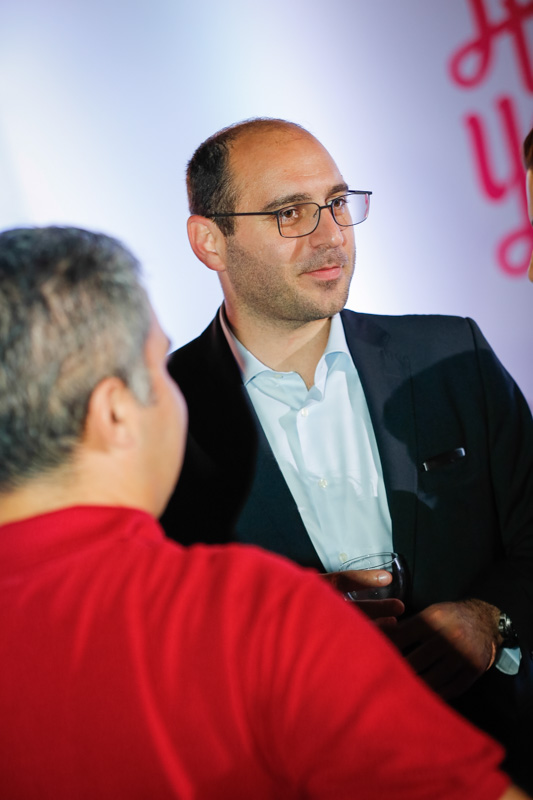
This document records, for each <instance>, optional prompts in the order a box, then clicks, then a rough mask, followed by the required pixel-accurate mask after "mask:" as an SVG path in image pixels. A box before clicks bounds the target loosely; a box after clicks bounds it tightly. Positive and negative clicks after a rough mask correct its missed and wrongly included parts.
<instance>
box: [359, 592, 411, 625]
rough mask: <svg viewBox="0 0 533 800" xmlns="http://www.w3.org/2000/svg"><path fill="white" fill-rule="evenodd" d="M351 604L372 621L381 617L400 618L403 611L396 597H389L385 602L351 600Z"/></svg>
mask: <svg viewBox="0 0 533 800" xmlns="http://www.w3.org/2000/svg"><path fill="white" fill-rule="evenodd" d="M351 602H352V603H353V604H354V605H355V606H357V608H358V609H359V610H360V611H362V612H363V614H365V615H366V616H367V617H369V618H370V619H373V620H377V619H380V618H381V617H394V618H396V617H400V616H401V615H402V614H403V612H404V611H405V606H404V604H403V603H402V601H401V600H398V599H397V598H396V597H390V598H387V599H386V600H352V601H351Z"/></svg>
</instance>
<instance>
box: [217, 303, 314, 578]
mask: <svg viewBox="0 0 533 800" xmlns="http://www.w3.org/2000/svg"><path fill="white" fill-rule="evenodd" d="M208 332H209V336H210V337H211V344H210V351H211V352H212V353H213V355H214V357H215V358H214V363H213V368H214V370H215V373H214V374H215V375H216V380H217V381H220V382H221V384H222V385H223V391H222V392H220V396H221V397H222V398H224V406H223V415H224V421H225V422H224V425H225V431H224V434H223V435H224V440H225V449H226V452H227V451H228V450H229V451H231V453H232V455H231V458H230V463H232V464H233V469H234V470H235V473H234V474H235V477H236V480H237V483H238V485H242V484H243V483H244V484H245V485H246V486H247V497H246V499H245V500H244V502H243V504H242V508H241V510H240V512H239V515H238V518H237V522H236V525H235V537H236V539H237V541H240V542H246V543H249V544H256V545H258V546H260V547H263V548H265V549H267V550H271V551H273V552H275V553H280V554H282V555H285V556H287V557H288V558H290V559H292V560H294V561H296V562H297V563H299V564H303V565H305V566H310V567H315V568H316V569H323V567H322V564H321V562H320V559H319V558H318V555H317V552H316V550H315V548H314V547H313V544H312V542H311V539H310V538H309V535H308V533H307V531H306V529H305V526H304V524H303V522H302V518H301V517H300V514H299V512H298V509H297V507H296V503H295V502H294V499H293V497H292V494H291V492H290V490H289V487H288V486H287V484H286V482H285V479H284V477H283V474H282V472H281V470H280V468H279V466H278V463H277V461H276V459H275V457H274V453H273V452H272V449H271V447H270V445H269V443H268V440H267V438H266V436H265V434H264V432H263V429H262V427H261V424H260V422H259V419H258V418H257V415H256V413H255V411H254V409H253V406H252V404H251V402H250V400H249V397H248V392H247V391H246V389H245V387H244V386H243V383H242V380H241V375H240V371H239V369H238V366H237V364H236V362H235V359H234V358H233V354H232V353H231V350H230V348H229V346H228V343H227V341H226V337H225V336H224V332H223V331H222V326H221V325H220V321H219V319H218V315H217V317H216V319H215V320H214V321H213V323H212V325H211V328H210V329H209V331H208ZM250 423H252V424H250ZM244 473H245V474H244Z"/></svg>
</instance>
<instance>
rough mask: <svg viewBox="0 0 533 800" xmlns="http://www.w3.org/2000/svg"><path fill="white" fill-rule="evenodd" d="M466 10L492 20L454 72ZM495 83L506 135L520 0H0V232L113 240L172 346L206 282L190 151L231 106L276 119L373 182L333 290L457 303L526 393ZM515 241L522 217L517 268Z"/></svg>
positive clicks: (530, 38)
mask: <svg viewBox="0 0 533 800" xmlns="http://www.w3.org/2000/svg"><path fill="white" fill-rule="evenodd" d="M476 8H477V11H478V14H479V13H481V12H483V14H484V17H485V18H486V21H487V24H490V25H492V28H495V27H498V26H500V27H501V30H500V32H499V34H494V35H493V36H491V37H488V42H486V47H485V49H483V47H481V46H480V47H479V48H478V50H477V51H472V53H471V55H470V57H469V58H468V59H467V60H465V61H464V62H463V64H462V66H463V68H464V69H463V72H470V73H471V74H472V75H474V73H475V72H476V70H477V69H478V68H479V66H480V64H481V63H482V56H483V53H485V54H488V55H489V63H488V69H487V71H486V73H485V74H484V75H483V77H482V79H481V80H480V81H479V82H477V83H476V84H475V85H473V86H471V87H470V88H461V87H460V86H458V85H457V84H456V83H454V81H453V80H452V78H451V75H450V70H449V64H450V60H451V58H452V56H453V55H454V54H455V53H456V52H457V51H458V49H459V48H460V47H462V46H463V45H465V44H467V43H468V42H469V41H470V42H473V41H474V40H475V39H476V38H477V37H478V26H477V24H476V23H475V18H474V14H473V12H474V10H475V9H476ZM510 8H511V10H513V9H514V14H515V17H516V19H517V20H518V25H515V34H514V35H513V34H511V32H510V31H509V29H508V28H507V27H506V26H505V23H506V20H507V19H508V16H509V9H510ZM516 31H519V33H520V36H521V37H522V43H523V44H524V46H525V51H526V56H527V58H526V59H525V60H524V56H523V54H522V59H521V60H520V58H519V53H520V51H519V49H518V44H519V38H520V36H518V35H517V33H516ZM522 53H523V50H522ZM528 69H529V70H530V72H531V73H532V74H531V76H530V75H529V72H528ZM530 77H531V81H529V78H530ZM502 98H503V99H504V101H505V102H506V103H507V104H508V106H509V107H510V108H511V111H512V115H513V120H514V125H515V128H516V131H515V132H516V135H517V136H518V139H519V140H521V139H522V138H523V136H524V135H525V134H526V133H527V131H528V130H529V128H530V127H531V126H532V125H533V102H532V101H533V2H531V0H529V2H526V0H512V2H509V0H507V2H506V3H505V2H504V0H402V2H398V0H372V2H368V1H367V0H338V1H337V2H335V3H327V2H323V0H292V2H290V3H282V4H278V3H264V2H254V0H226V2H224V3H221V2H217V0H203V2H202V3H199V2H198V3H191V2H181V0H0V228H6V227H12V226H15V225H20V224H23V225H25V224H49V223H61V224H63V223H70V224H75V225H79V226H83V227H89V228H95V229H98V230H103V231H105V232H108V233H111V234H113V235H116V236H118V237H119V238H121V239H122V240H123V241H125V242H126V243H127V244H128V245H129V246H130V247H131V248H132V249H133V251H134V252H135V253H136V254H137V255H138V256H139V257H140V258H141V260H142V261H143V263H144V266H145V270H146V275H147V283H148V285H149V288H150V290H151V294H152V297H153V301H154V305H155V307H156V309H157V311H158V312H159V315H160V317H161V319H162V321H163V324H164V326H165V328H166V329H167V331H168V333H169V335H170V336H171V338H172V340H173V344H174V345H175V346H178V345H180V344H183V343H184V342H186V341H188V340H189V339H190V338H192V337H193V336H195V335H197V334H198V333H199V332H200V331H201V330H203V328H204V327H205V325H207V324H208V322H209V321H210V319H211V318H212V316H213V315H214V312H215V309H216V307H217V306H218V304H219V302H220V298H221V294H220V290H219V287H218V283H217V280H216V276H215V275H214V274H212V273H210V272H209V271H208V270H207V269H205V267H203V266H202V265H201V264H200V262H198V261H196V259H195V257H194V256H193V254H192V252H191V251H190V249H189V245H188V242H187V237H186V229H185V220H186V216H187V207H186V200H185V190H184V180H183V174H184V169H185V166H186V162H187V160H188V158H189V157H190V156H191V154H192V152H193V151H194V149H195V147H196V146H197V145H198V144H199V143H200V142H201V141H202V140H203V139H205V138H206V137H207V136H209V135H210V134H211V133H213V132H214V131H216V130H218V129H219V128H221V127H223V126H225V125H227V124H229V123H231V122H235V121H237V120H240V119H245V118H247V117H250V116H255V115H261V116H281V117H286V118H289V119H293V120H295V121H297V122H300V123H301V124H303V125H304V126H306V127H308V128H309V129H310V130H311V131H312V132H313V133H315V135H317V136H318V138H319V139H321V140H322V141H323V142H324V144H325V145H326V146H327V147H328V148H329V149H330V151H331V152H332V154H333V156H334V157H335V159H336V160H337V162H338V164H339V166H340V168H341V170H342V172H343V174H344V176H345V178H346V179H347V181H348V182H349V183H350V185H351V186H353V187H354V188H363V189H371V190H373V192H374V194H373V197H372V205H371V214H370V218H369V220H368V221H367V222H366V223H364V225H361V226H360V227H359V228H357V229H356V238H357V243H358V261H357V270H356V276H355V279H354V283H353V287H352V291H351V294H350V300H349V304H348V305H349V307H351V308H355V309H358V310H363V311H376V312H380V313H394V314H396V313H400V314H401V313H411V312H414V313H425V312H436V313H445V314H448V313H451V314H461V315H468V316H472V317H474V318H475V319H476V320H477V321H478V322H479V324H480V325H481V327H482V329H483V330H484V332H485V334H486V335H487V337H488V338H489V340H490V341H491V343H492V344H493V346H494V348H495V349H496V352H497V353H498V354H499V356H500V358H501V359H502V360H503V362H504V363H505V364H506V366H507V367H508V369H509V370H510V371H511V372H512V374H513V375H514V376H515V378H516V379H517V380H518V382H519V384H520V385H521V387H522V389H523V391H524V392H525V394H526V396H527V397H528V399H529V401H530V402H531V403H532V404H533V370H532V369H531V363H532V358H533V356H532V354H533V286H530V285H529V284H528V282H527V280H526V277H525V272H524V271H523V270H522V271H520V269H518V270H517V274H515V275H514V276H510V275H508V274H506V273H505V272H504V271H503V270H502V269H501V266H500V264H499V263H498V259H497V255H496V253H497V248H498V244H499V242H500V241H501V240H502V239H503V238H504V237H505V236H506V235H508V234H510V233H512V232H513V231H518V230H524V225H525V221H524V219H525V218H524V213H525V206H524V202H523V175H522V174H520V175H519V176H518V178H517V177H516V168H515V172H514V173H513V170H512V166H513V163H514V162H513V155H514V154H513V152H512V151H511V143H510V142H509V135H507V136H506V130H507V129H506V128H505V125H504V119H503V117H502V114H501V111H500V109H499V105H498V103H499V102H500V101H501V100H502ZM469 115H476V116H478V117H479V118H480V119H481V121H482V124H483V126H484V130H485V131H486V136H487V146H488V150H489V154H490V168H491V170H492V171H493V173H494V179H495V180H496V181H497V182H499V183H500V184H501V186H502V191H501V197H500V198H499V200H498V201H495V200H491V199H490V198H489V197H488V196H487V195H486V193H484V191H483V189H482V186H481V183H480V180H479V175H478V170H477V166H476V159H475V154H474V151H473V149H472V146H471V141H470V139H469V134H468V130H467V126H466V122H465V118H466V117H467V116H469ZM513 176H514V177H513ZM518 184H519V185H518ZM528 237H529V238H528ZM532 245H533V234H532V233H531V232H529V233H524V234H523V236H522V239H521V241H518V242H517V244H516V247H515V249H514V250H513V258H514V261H515V263H516V264H517V265H520V264H524V263H525V252H526V248H527V246H530V247H531V246H532Z"/></svg>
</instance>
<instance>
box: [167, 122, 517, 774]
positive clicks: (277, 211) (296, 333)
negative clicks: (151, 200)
mask: <svg viewBox="0 0 533 800" xmlns="http://www.w3.org/2000/svg"><path fill="white" fill-rule="evenodd" d="M188 191H189V204H190V210H191V214H192V215H191V217H190V218H189V221H188V234H189V240H190V243H191V246H192V249H193V251H194V252H195V254H196V255H197V257H198V258H199V259H200V260H201V261H202V262H203V263H204V264H205V265H206V266H207V267H209V268H210V269H212V270H214V271H216V272H217V273H218V276H219V279H220V283H221V286H222V290H223V293H224V305H223V307H222V308H221V309H220V311H219V313H218V315H217V316H216V318H215V319H214V320H213V322H212V323H211V325H210V326H209V328H208V329H207V330H206V331H205V332H204V333H203V334H202V335H201V336H200V337H199V338H198V339H196V340H195V341H193V342H191V343H190V344H188V345H186V346H185V347H183V348H181V349H180V350H178V351H176V352H175V353H174V354H173V356H172V357H171V360H170V365H169V368H170V372H171V374H172V375H173V377H174V378H175V379H176V380H177V382H178V383H179V385H180V387H181V390H182V391H183V393H184V394H185V397H186V399H187V403H188V406H189V412H190V434H189V439H188V445H187V452H186V457H185V465H184V469H183V473H182V479H181V481H180V483H179V486H178V488H177V490H176V492H175V494H174V496H173V498H172V499H171V502H170V504H169V506H168V508H167V510H166V512H165V514H164V516H163V518H162V522H163V525H164V527H165V529H166V531H167V534H168V535H169V536H171V537H174V538H176V539H178V540H180V541H182V542H189V541H191V539H190V538H189V536H190V533H189V532H190V531H194V540H195V541H196V540H198V539H201V540H203V541H207V542H217V541H221V540H223V541H227V540H231V539H235V540H238V541H243V542H251V543H255V544H258V545H260V546H262V547H265V548H267V549H270V550H273V551H275V552H278V553H282V554H284V555H286V556H288V557H289V558H292V559H293V560H295V561H297V562H298V563H300V564H304V565H308V566H314V567H316V568H318V569H320V570H321V571H323V572H328V573H333V574H335V573H336V572H337V570H339V569H340V568H341V566H342V563H343V562H344V561H345V560H347V559H348V558H349V557H352V556H354V555H360V554H364V553H369V552H377V551H379V550H395V551H397V552H400V553H401V554H402V555H403V557H404V559H405V560H406V562H407V564H408V568H409V571H410V574H411V579H412V592H411V596H410V598H409V600H408V602H407V613H406V614H405V616H404V617H403V618H402V619H400V620H399V621H398V624H397V625H395V626H394V628H393V629H392V630H391V633H390V635H391V638H392V639H393V640H394V641H395V642H396V644H397V645H398V646H399V647H400V648H401V649H402V651H403V652H404V653H405V655H406V658H407V659H408V661H409V662H410V663H411V665H412V666H413V668H414V669H415V670H416V671H417V672H418V673H419V674H420V675H422V676H423V677H424V679H425V680H426V681H427V683H428V684H429V685H430V686H432V687H433V688H434V689H435V690H436V691H438V692H439V693H440V694H441V695H442V696H443V697H445V698H446V699H449V700H453V701H454V702H455V703H456V705H457V706H458V707H459V708H460V709H461V710H462V711H464V713H466V714H467V715H468V716H470V717H471V718H472V719H474V720H476V721H477V722H478V723H479V724H481V725H482V726H484V727H486V728H487V729H489V730H490V731H491V732H492V733H493V734H494V735H496V736H498V737H499V738H500V739H502V741H504V742H505V743H506V744H507V746H508V747H509V748H510V759H511V760H512V759H513V758H514V755H513V754H514V753H515V752H518V751H519V750H520V749H521V748H522V747H523V745H524V742H525V739H524V731H522V730H521V726H522V725H524V729H526V730H529V728H526V725H525V723H522V722H521V721H520V720H522V719H525V718H526V717H524V715H525V714H527V713H528V708H529V713H530V711H531V708H530V707H531V705H532V704H533V696H532V682H531V670H532V661H533V657H532V652H533V580H532V578H531V575H532V574H533V570H532V568H533V422H532V419H531V413H530V411H529V409H528V407H527V404H526V402H525V400H524V398H523V397H522V395H521V393H520V391H519V389H518V387H517V386H516V384H515V383H514V382H513V380H512V379H511V377H510V376H509V375H508V373H507V372H506V371H505V369H504V368H503V367H502V366H501V364H500V363H499V361H498V360H497V358H496V356H495V355H494V353H493V352H492V350H491V348H490V347H489V345H488V344H487V342H486V341H485V339H484V338H483V335H482V334H481V332H480V331H479V329H478V327H477V326H476V324H475V323H474V322H473V321H472V320H468V319H466V320H465V319H459V318H452V317H440V316H427V317H426V316H408V317H384V316H377V315H368V314H358V313H354V312H351V311H346V310H344V311H343V310H342V309H343V308H344V305H345V303H346V300H347V297H348V290H349V286H350V281H351V277H352V274H353V268H354V263H355V243H354V233H353V230H354V225H355V224H357V223H360V222H362V221H364V219H366V216H367V214H368V207H369V201H370V194H371V193H370V192H367V191H364V190H355V191H353V190H351V189H349V188H348V185H347V184H346V182H345V180H344V178H343V176H342V175H341V173H340V171H339V169H338V167H337V165H336V164H335V162H334V161H333V159H332V158H331V156H330V155H329V153H328V152H327V151H326V150H325V148H324V147H323V146H322V145H321V144H320V143H319V142H318V141H317V140H316V139H315V138H314V137H313V136H312V135H311V134H310V133H308V132H307V131H305V130H304V129H302V128H300V127H299V126H297V125H294V124H292V123H287V122H285V121H282V120H268V119H260V120H252V121H248V122H246V123H242V124H239V125H236V126H232V127H230V128H228V129H225V130H223V131H221V132H219V133H218V134H215V135H214V136H213V137H211V138H210V139H208V140H207V141H206V142H204V143H203V144H202V145H201V146H200V147H199V148H198V149H197V151H196V152H195V154H194V156H193V158H192V159H191V162H190V163H189V168H188ZM352 577H354V578H357V579H358V580H360V581H362V580H364V579H365V576H362V575H361V574H360V573H359V574H358V575H353V576H352ZM382 577H383V576H382V575H380V574H379V573H371V574H370V576H369V577H368V580H375V581H378V580H379V579H381V578H382ZM385 580H387V578H385ZM398 602H399V601H398ZM403 610H404V607H403V605H402V604H401V603H399V604H397V605H396V606H394V607H391V606H387V607H384V608H383V609H381V608H378V610H377V611H376V612H375V613H374V616H377V617H385V618H387V619H388V621H390V617H391V616H392V617H397V616H400V615H401V613H402V611H403ZM528 769H529V767H528V765H527V764H525V765H524V764H518V765H517V766H516V767H515V774H516V775H517V778H518V780H521V781H522V783H523V784H525V783H526V781H527V778H525V777H524V774H526V772H527V771H528Z"/></svg>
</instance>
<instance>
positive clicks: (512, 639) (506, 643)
mask: <svg viewBox="0 0 533 800" xmlns="http://www.w3.org/2000/svg"><path fill="white" fill-rule="evenodd" d="M498 630H499V632H500V634H501V636H502V638H503V642H502V647H516V645H517V644H518V637H517V635H516V631H515V629H514V628H513V623H512V622H511V619H510V617H508V616H507V614H505V612H503V611H502V612H501V613H500V619H499V621H498Z"/></svg>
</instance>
